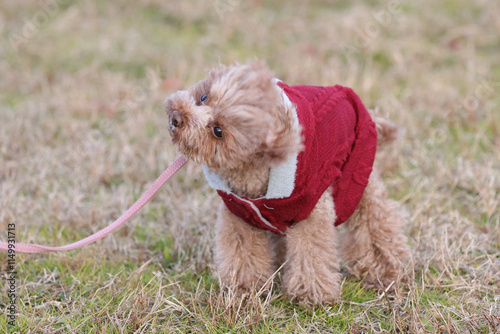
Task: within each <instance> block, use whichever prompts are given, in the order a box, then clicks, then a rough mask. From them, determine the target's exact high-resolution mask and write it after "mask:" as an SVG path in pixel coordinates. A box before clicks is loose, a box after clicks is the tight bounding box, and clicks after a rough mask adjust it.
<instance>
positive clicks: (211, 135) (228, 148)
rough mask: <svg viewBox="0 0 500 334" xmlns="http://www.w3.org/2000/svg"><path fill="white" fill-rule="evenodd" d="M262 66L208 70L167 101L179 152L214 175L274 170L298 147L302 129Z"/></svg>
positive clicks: (240, 66)
mask: <svg viewBox="0 0 500 334" xmlns="http://www.w3.org/2000/svg"><path fill="white" fill-rule="evenodd" d="M291 109H292V108H291V107H290V106H286V105H285V104H284V103H283V98H282V96H281V93H280V91H279V89H278V88H277V86H276V83H275V82H274V80H273V74H272V73H271V72H270V71H269V70H268V69H267V68H266V67H265V66H264V65H262V64H261V63H257V62H256V63H252V64H250V65H235V66H229V67H220V68H217V69H214V70H212V71H211V72H210V73H209V75H208V78H207V79H205V80H203V81H201V82H199V83H198V84H196V85H195V86H194V87H192V88H190V89H188V90H185V91H178V92H176V93H174V94H173V95H172V96H170V97H169V98H168V99H167V100H166V110H167V115H168V117H169V121H170V134H171V135H172V139H173V142H174V143H175V144H176V145H177V147H178V149H179V151H180V152H181V153H182V154H184V155H185V156H186V157H188V158H190V159H193V160H194V161H196V162H197V163H202V164H205V165H207V166H208V167H210V168H212V169H213V170H221V169H226V170H229V169H237V168H243V167H244V166H245V165H246V164H248V163H259V164H268V165H269V166H273V165H276V164H278V163H280V162H282V161H284V160H285V159H287V158H288V157H289V156H290V155H291V154H293V153H296V152H297V150H299V149H300V146H301V138H300V128H299V126H298V125H297V124H296V122H294V121H293V120H294V118H293V115H292V113H293V110H291Z"/></svg>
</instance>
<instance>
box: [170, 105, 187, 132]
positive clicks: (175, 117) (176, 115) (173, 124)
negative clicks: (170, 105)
mask: <svg viewBox="0 0 500 334" xmlns="http://www.w3.org/2000/svg"><path fill="white" fill-rule="evenodd" d="M183 125H184V117H183V116H182V113H181V112H180V111H178V110H174V111H173V112H172V116H170V130H172V131H174V130H175V129H177V128H179V129H180V128H182V126H183Z"/></svg>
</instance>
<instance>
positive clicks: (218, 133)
mask: <svg viewBox="0 0 500 334" xmlns="http://www.w3.org/2000/svg"><path fill="white" fill-rule="evenodd" d="M213 132H214V136H215V137H217V138H218V139H222V129H221V128H220V127H218V126H214V128H213Z"/></svg>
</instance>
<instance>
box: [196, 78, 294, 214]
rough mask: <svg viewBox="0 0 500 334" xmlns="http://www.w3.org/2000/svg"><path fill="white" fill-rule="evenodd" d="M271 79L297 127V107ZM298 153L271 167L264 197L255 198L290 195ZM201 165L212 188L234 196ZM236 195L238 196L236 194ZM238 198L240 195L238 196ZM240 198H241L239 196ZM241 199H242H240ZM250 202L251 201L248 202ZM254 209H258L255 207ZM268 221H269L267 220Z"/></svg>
mask: <svg viewBox="0 0 500 334" xmlns="http://www.w3.org/2000/svg"><path fill="white" fill-rule="evenodd" d="M273 81H274V82H275V83H276V88H277V89H278V90H279V91H280V93H281V97H282V99H283V104H284V106H285V108H289V109H290V110H292V111H293V113H292V114H293V115H294V117H293V122H294V126H295V127H298V126H299V117H298V116H297V108H296V106H295V105H294V104H293V103H292V101H290V99H289V98H288V96H287V95H286V94H285V92H284V91H283V89H281V87H279V86H278V85H277V83H278V82H279V81H280V80H278V79H273ZM298 155H299V153H296V154H294V155H293V156H291V157H290V158H289V159H288V160H286V161H285V162H283V163H282V164H280V165H279V166H276V167H274V168H271V171H270V174H269V183H268V186H267V193H266V195H265V196H264V197H259V198H256V200H257V199H263V198H264V199H272V198H286V197H290V195H291V194H292V192H293V189H294V188H295V173H296V172H297V163H298V160H297V158H298ZM202 167H203V173H204V174H205V177H206V179H207V181H208V184H209V185H210V187H212V189H214V190H221V191H224V192H226V193H229V194H232V195H234V196H236V195H235V194H234V193H232V192H231V188H230V187H229V186H228V185H227V184H226V183H225V182H224V181H223V180H222V178H221V177H220V176H219V175H217V174H216V173H214V172H213V171H212V170H210V168H208V167H207V166H205V165H202ZM236 197H238V196H236ZM238 198H240V197H238ZM240 199H241V198H240ZM242 200H243V199H242ZM249 203H251V202H249ZM255 209H256V210H257V211H258V209H257V207H255ZM258 215H259V216H261V215H260V212H258ZM262 219H263V218H262ZM263 221H264V222H265V223H266V222H267V221H266V220H264V219H263ZM267 223H269V222H267Z"/></svg>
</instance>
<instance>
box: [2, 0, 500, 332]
mask: <svg viewBox="0 0 500 334" xmlns="http://www.w3.org/2000/svg"><path fill="white" fill-rule="evenodd" d="M49 3H51V4H52V5H46V4H47V2H45V1H41V2H34V1H31V2H30V1H24V2H14V1H4V2H2V4H1V5H0V45H1V47H0V73H1V74H0V224H1V225H0V226H2V228H1V229H0V231H6V228H5V227H6V226H7V224H8V223H15V224H16V233H17V240H18V242H21V241H22V242H37V243H43V244H51V245H61V244H66V243H69V242H72V241H75V240H77V239H80V238H82V237H84V236H86V235H88V234H89V233H91V232H93V231H96V230H98V229H100V228H102V227H103V226H105V225H106V224H108V222H109V221H111V220H114V219H115V218H116V217H118V216H119V214H120V213H121V212H123V211H124V210H125V209H126V208H127V207H128V206H129V205H130V204H131V203H132V202H133V200H134V199H136V198H137V197H138V196H139V195H140V194H141V192H142V191H143V190H144V189H145V187H146V186H147V185H148V184H149V183H150V182H152V181H153V180H154V178H155V177H156V176H157V175H159V173H160V172H161V171H162V170H163V169H164V168H165V167H166V166H167V165H168V164H169V163H171V162H172V161H173V160H174V158H175V156H176V152H175V151H174V149H173V147H172V145H171V144H170V138H169V136H168V133H167V128H166V127H167V120H166V117H165V115H164V112H163V105H162V103H163V100H164V99H165V97H166V96H167V95H168V94H170V93H171V92H173V91H174V90H176V89H179V88H182V87H184V86H190V85H191V84H193V83H194V82H196V81H197V80H199V79H201V78H203V77H204V75H205V73H206V72H205V69H207V68H209V67H211V66H213V65H215V64H217V63H218V62H222V63H226V64H227V63H232V62H234V61H240V62H242V61H245V60H247V59H249V58H253V57H258V58H261V59H263V60H265V61H266V62H267V63H268V64H269V65H270V66H271V67H272V68H273V69H275V71H276V73H277V76H278V77H279V78H281V79H283V80H284V81H285V82H287V83H290V84H299V83H305V84H323V85H329V84H335V83H340V84H344V85H347V86H351V87H353V88H354V89H355V90H356V91H357V92H358V94H359V95H360V96H361V97H362V99H363V100H364V102H365V103H366V104H367V106H368V107H376V106H378V107H379V108H380V112H381V113H382V114H383V115H386V116H388V117H389V118H391V119H392V120H394V121H395V122H396V123H398V124H400V125H402V126H403V127H404V128H405V136H404V138H403V139H402V140H401V141H400V142H399V144H398V147H397V149H394V150H392V151H391V152H387V153H385V154H384V156H383V158H384V159H383V160H384V161H383V163H384V165H386V167H387V170H386V173H385V180H386V182H387V184H388V187H389V188H390V189H391V193H392V196H394V197H395V198H396V199H398V200H400V201H401V202H403V203H404V205H405V207H406V210H407V211H408V215H409V218H410V219H409V224H408V227H407V230H408V235H409V237H410V243H411V248H412V253H413V258H412V261H411V262H410V263H409V264H408V270H407V274H408V277H409V278H410V279H409V285H408V286H407V287H405V288H402V289H399V290H397V291H396V293H395V294H394V295H391V296H389V297H387V296H385V295H383V294H378V293H377V292H374V291H367V290H364V289H363V288H362V287H361V286H360V285H359V283H358V282H357V281H356V280H354V279H352V278H348V279H346V280H344V281H343V298H342V300H341V302H340V303H339V304H338V305H333V306H326V307H324V308H319V309H316V310H311V311H309V310H304V309H301V308H299V307H297V306H296V305H293V304H290V303H289V302H288V301H286V299H284V298H282V297H281V296H280V295H279V294H278V293H277V292H274V293H273V294H271V295H268V296H267V297H266V298H265V297H256V296H247V297H248V298H246V299H241V298H239V297H236V296H234V295H233V294H232V293H231V291H227V290H225V289H219V287H218V286H217V285H216V280H214V278H212V277H211V274H210V273H211V270H212V266H213V264H212V246H213V245H212V242H213V241H212V240H213V220H214V218H215V209H214V208H215V204H214V201H215V200H216V198H215V194H214V193H213V192H212V191H211V190H210V189H209V187H208V186H207V184H206V183H205V181H204V180H203V176H202V173H201V170H200V168H198V167H197V166H194V164H188V166H187V167H186V168H184V169H183V170H182V171H181V172H180V173H179V174H178V176H176V178H175V179H174V180H173V181H172V182H169V184H168V185H167V186H166V187H165V189H163V190H162V191H161V192H160V193H159V194H158V195H157V196H156V197H155V198H154V199H153V201H152V202H151V203H150V204H148V205H147V206H146V207H145V208H144V209H143V210H142V211H141V213H140V214H139V215H138V216H137V217H136V218H134V219H133V220H132V221H131V222H129V223H128V224H127V226H126V227H124V228H122V229H121V230H119V231H118V232H117V233H115V234H113V235H112V236H110V237H107V238H106V239H105V240H104V241H100V242H98V243H96V244H93V245H90V246H87V247H86V248H84V249H81V250H76V251H71V252H66V253H60V254H47V255H19V256H18V257H17V270H18V272H19V278H18V287H17V294H18V304H17V307H18V312H19V314H18V317H17V327H11V326H8V324H7V318H6V313H5V312H2V314H1V315H0V331H2V332H8V331H15V330H17V331H20V332H22V333H87V332H88V333H104V332H106V333H107V332H110V333H120V332H125V333H129V332H138V333H146V332H167V333H169V332H192V333H207V332H220V333H222V332H248V331H253V332H262V333H267V332H279V333H281V332H287V333H288V332H297V333H302V332H321V333H330V332H333V331H338V332H357V333H365V332H374V333H378V332H411V333H423V332H440V333H441V332H442V333H444V332H447V333H451V332H454V333H455V332H460V333H461V332H463V333H495V332H500V208H499V202H500V172H499V170H500V108H499V104H500V38H499V35H498V31H500V21H499V20H498V13H500V4H499V3H498V2H497V1H491V0H475V1H465V0H455V1H440V2H436V1H431V0H421V1H418V2H403V1H401V2H398V1H395V2H383V1H371V2H369V3H363V2H360V1H354V2H348V1H343V0H342V1H338V2H335V5H333V6H331V5H328V2H327V1H317V2H309V1H299V0H294V1H288V2H275V1H258V0H255V1H250V2H243V1H241V0H216V1H209V2H202V1H183V2H173V1H172V2H168V3H167V4H165V3H164V2H160V1H155V0H144V1H137V2H111V1H101V2H94V1H90V0H89V1H83V2H71V1H63V0H60V1H59V2H55V1H53V2H50V1H49ZM44 8H45V9H44ZM44 12H45V13H46V14H45V16H44V15H43V13H44ZM44 17H45V19H44ZM6 239H7V235H6V232H5V233H4V232H2V235H0V240H6ZM6 261H7V258H6V256H5V255H4V254H0V263H1V268H2V270H3V269H5V267H6ZM4 283H5V280H3V279H2V280H1V283H0V287H1V291H0V307H2V309H3V308H4V307H5V306H6V303H7V294H6V287H5V286H4ZM275 291H278V290H275Z"/></svg>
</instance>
